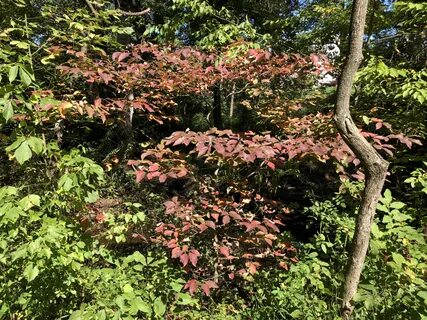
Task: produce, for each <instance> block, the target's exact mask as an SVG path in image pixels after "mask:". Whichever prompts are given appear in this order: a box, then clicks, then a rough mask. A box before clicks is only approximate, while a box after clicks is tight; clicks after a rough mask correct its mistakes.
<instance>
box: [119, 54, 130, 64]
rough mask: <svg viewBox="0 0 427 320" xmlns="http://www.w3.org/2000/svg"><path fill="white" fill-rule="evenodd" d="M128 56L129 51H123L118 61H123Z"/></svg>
mask: <svg viewBox="0 0 427 320" xmlns="http://www.w3.org/2000/svg"><path fill="white" fill-rule="evenodd" d="M127 57H129V52H122V53H120V55H119V57H118V59H117V61H118V62H121V61H122V60H124V59H126V58H127Z"/></svg>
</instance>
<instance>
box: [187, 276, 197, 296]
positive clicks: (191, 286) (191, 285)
mask: <svg viewBox="0 0 427 320" xmlns="http://www.w3.org/2000/svg"><path fill="white" fill-rule="evenodd" d="M197 286H198V282H197V280H196V279H191V280H188V282H187V283H186V284H185V286H184V289H188V291H189V292H190V294H194V292H196V290H197Z"/></svg>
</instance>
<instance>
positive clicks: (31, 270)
mask: <svg viewBox="0 0 427 320" xmlns="http://www.w3.org/2000/svg"><path fill="white" fill-rule="evenodd" d="M39 273H40V270H39V268H37V266H34V265H33V264H32V263H30V264H29V265H28V266H27V267H26V268H25V270H24V277H25V278H26V279H27V280H28V281H30V282H31V281H33V280H34V279H35V278H36V277H37V276H38V275H39Z"/></svg>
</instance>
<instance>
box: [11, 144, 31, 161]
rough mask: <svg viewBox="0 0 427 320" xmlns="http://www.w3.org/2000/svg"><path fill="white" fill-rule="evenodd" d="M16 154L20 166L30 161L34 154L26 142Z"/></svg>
mask: <svg viewBox="0 0 427 320" xmlns="http://www.w3.org/2000/svg"><path fill="white" fill-rule="evenodd" d="M14 154H15V158H16V161H18V163H19V164H23V163H24V162H25V161H27V160H29V159H30V158H31V156H32V152H31V149H30V147H29V145H28V141H27V140H25V141H24V142H22V143H21V145H20V146H19V148H18V149H16V150H15V153H14Z"/></svg>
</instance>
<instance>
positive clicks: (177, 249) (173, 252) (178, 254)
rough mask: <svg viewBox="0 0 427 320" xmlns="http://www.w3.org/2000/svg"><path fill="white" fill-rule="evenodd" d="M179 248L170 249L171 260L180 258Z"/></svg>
mask: <svg viewBox="0 0 427 320" xmlns="http://www.w3.org/2000/svg"><path fill="white" fill-rule="evenodd" d="M181 253H182V252H181V248H180V247H175V248H173V249H172V258H178V257H180V256H181Z"/></svg>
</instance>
